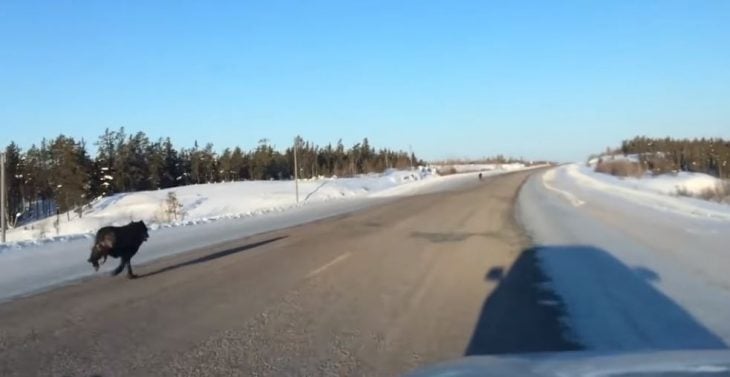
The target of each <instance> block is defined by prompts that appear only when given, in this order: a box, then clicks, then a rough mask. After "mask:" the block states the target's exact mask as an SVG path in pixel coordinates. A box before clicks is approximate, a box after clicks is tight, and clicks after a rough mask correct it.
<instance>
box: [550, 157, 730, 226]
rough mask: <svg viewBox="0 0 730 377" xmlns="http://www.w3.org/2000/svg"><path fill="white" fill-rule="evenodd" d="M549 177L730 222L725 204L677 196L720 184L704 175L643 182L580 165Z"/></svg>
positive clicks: (678, 175) (570, 166)
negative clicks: (679, 192)
mask: <svg viewBox="0 0 730 377" xmlns="http://www.w3.org/2000/svg"><path fill="white" fill-rule="evenodd" d="M550 174H553V175H555V176H557V177H559V179H563V180H569V181H572V182H573V183H574V184H576V185H579V186H582V187H585V188H591V189H596V190H601V191H604V192H605V193H608V194H611V195H614V196H618V197H621V198H623V199H624V200H628V201H630V202H632V203H635V204H639V205H642V206H652V207H655V208H660V209H662V210H666V211H670V212H677V213H682V214H686V215H690V216H701V217H711V218H718V219H730V206H728V205H726V204H722V203H716V202H710V201H705V200H700V199H696V198H690V197H680V196H678V191H679V190H682V191H685V192H688V193H691V194H695V193H696V194H699V193H702V192H703V191H704V190H707V189H714V188H716V187H718V185H719V184H720V183H722V181H721V180H719V179H717V178H715V177H712V176H709V175H706V174H700V173H678V174H676V175H668V174H664V175H660V176H645V177H644V178H628V177H627V178H619V177H615V176H612V175H609V174H603V173H596V172H595V171H593V169H592V168H591V167H587V166H584V165H580V164H571V165H564V166H562V167H560V168H557V169H555V170H553V171H551V172H549V174H548V175H546V179H550Z"/></svg>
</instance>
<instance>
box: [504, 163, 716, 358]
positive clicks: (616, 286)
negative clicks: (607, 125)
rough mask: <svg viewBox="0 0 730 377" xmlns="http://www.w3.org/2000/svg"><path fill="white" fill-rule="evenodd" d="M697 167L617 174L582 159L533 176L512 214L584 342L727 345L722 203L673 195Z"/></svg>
mask: <svg viewBox="0 0 730 377" xmlns="http://www.w3.org/2000/svg"><path fill="white" fill-rule="evenodd" d="M714 183H715V181H714V178H712V177H708V176H704V175H702V174H699V175H696V174H679V175H677V176H664V177H658V178H651V177H647V178H641V179H619V178H616V177H613V176H609V175H605V174H600V173H595V172H593V171H592V169H591V168H589V167H586V166H583V165H582V164H572V165H564V166H561V167H558V168H554V169H551V170H548V171H546V172H545V173H543V174H538V175H534V176H532V177H531V178H530V179H529V181H528V182H527V184H526V185H525V186H524V187H523V190H522V192H521V193H520V200H519V206H518V216H519V218H520V220H521V221H522V223H523V224H524V225H525V226H526V228H527V229H528V232H529V233H530V235H531V237H532V239H533V241H534V242H535V244H536V245H538V246H539V247H540V249H539V251H538V258H539V259H540V262H541V264H542V266H543V267H544V270H545V272H546V274H547V275H548V277H549V279H550V280H551V282H550V283H549V285H550V288H551V289H554V290H555V291H556V293H557V294H558V295H559V296H560V297H561V298H562V299H563V302H564V304H565V311H566V318H564V321H565V324H566V325H567V327H568V328H569V331H570V335H571V336H572V337H574V338H575V339H576V340H578V341H579V342H580V343H581V344H583V345H584V346H586V347H587V348H588V349H592V350H600V351H614V350H617V351H620V350H644V349H709V348H727V346H728V344H730V321H728V318H730V205H727V204H720V203H714V202H707V201H703V200H699V199H694V198H687V197H679V196H677V195H676V191H677V188H678V187H684V188H685V189H687V190H689V191H694V190H697V191H700V190H702V189H704V188H705V187H707V186H710V185H713V184H714Z"/></svg>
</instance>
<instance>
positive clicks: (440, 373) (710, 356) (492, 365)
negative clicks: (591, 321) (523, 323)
mask: <svg viewBox="0 0 730 377" xmlns="http://www.w3.org/2000/svg"><path fill="white" fill-rule="evenodd" d="M406 376H408V377H472V376H520V377H523V376H524V377H538V376H539V377H579V376H580V377H607V376H611V377H654V376H671V377H689V376H691V377H705V376H707V377H727V376H730V350H708V351H642V352H632V353H596V352H559V353H542V354H524V355H503V356H470V357H466V358H463V359H459V360H455V361H450V362H445V363H441V364H436V365H434V366H431V367H425V368H422V369H418V370H416V371H413V372H411V373H409V374H407V375H406Z"/></svg>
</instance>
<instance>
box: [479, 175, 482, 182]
mask: <svg viewBox="0 0 730 377" xmlns="http://www.w3.org/2000/svg"><path fill="white" fill-rule="evenodd" d="M479 180H480V181H481V180H482V173H479Z"/></svg>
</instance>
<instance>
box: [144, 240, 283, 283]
mask: <svg viewBox="0 0 730 377" xmlns="http://www.w3.org/2000/svg"><path fill="white" fill-rule="evenodd" d="M287 237H288V236H278V237H274V238H269V239H266V240H263V241H259V242H254V243H250V244H246V245H242V246H237V247H234V248H230V249H226V250H221V251H217V252H215V253H212V254H207V255H203V256H202V257H199V258H195V259H192V260H189V261H186V262H182V263H177V264H173V265H171V266H166V267H163V268H161V269H159V270H155V271H151V272H148V273H143V274H139V275H138V276H137V277H138V278H146V277H150V276H154V275H157V274H161V273H163V272H169V271H173V270H177V269H178V268H182V267H186V266H192V265H194V264H198V263H205V262H210V261H212V260H215V259H218V258H223V257H226V256H229V255H231V254H236V253H240V252H243V251H246V250H250V249H253V248H256V247H259V246H263V245H266V244H270V243H272V242H276V241H279V240H282V239H284V238H287Z"/></svg>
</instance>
